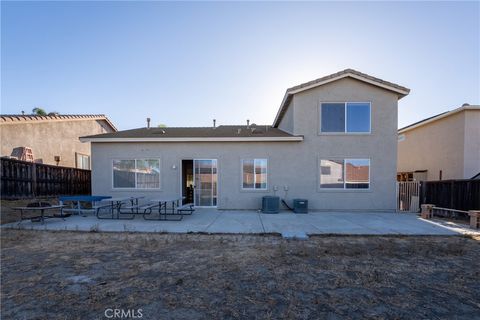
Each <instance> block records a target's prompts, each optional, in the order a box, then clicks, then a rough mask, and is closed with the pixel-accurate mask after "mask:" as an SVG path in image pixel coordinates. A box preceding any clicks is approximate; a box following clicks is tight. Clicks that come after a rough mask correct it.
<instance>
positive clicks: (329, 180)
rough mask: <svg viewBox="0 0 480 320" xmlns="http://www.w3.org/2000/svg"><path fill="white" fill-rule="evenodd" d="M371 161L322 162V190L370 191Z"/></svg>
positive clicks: (344, 160) (341, 160) (343, 160)
mask: <svg viewBox="0 0 480 320" xmlns="http://www.w3.org/2000/svg"><path fill="white" fill-rule="evenodd" d="M369 187H370V160H369V159H340V160H320V188H322V189H368V188H369Z"/></svg>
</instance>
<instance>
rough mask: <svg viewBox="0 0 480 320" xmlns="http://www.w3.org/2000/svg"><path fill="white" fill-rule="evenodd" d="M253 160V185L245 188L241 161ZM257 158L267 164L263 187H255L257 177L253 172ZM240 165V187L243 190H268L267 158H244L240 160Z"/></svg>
mask: <svg viewBox="0 0 480 320" xmlns="http://www.w3.org/2000/svg"><path fill="white" fill-rule="evenodd" d="M252 160H253V187H252V188H245V187H244V186H243V184H244V183H243V176H244V174H243V173H244V172H243V167H244V166H243V162H244V161H252ZM257 160H265V161H266V163H267V165H266V172H265V188H257V187H256V184H257V177H256V174H255V164H256V162H257ZM240 166H241V167H242V170H241V171H242V173H241V178H240V183H241V188H242V190H245V191H265V190H268V159H267V158H246V159H241V160H240Z"/></svg>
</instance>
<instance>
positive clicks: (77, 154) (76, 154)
mask: <svg viewBox="0 0 480 320" xmlns="http://www.w3.org/2000/svg"><path fill="white" fill-rule="evenodd" d="M78 156H80V157H87V158H88V168H87V169H85V168H82V167H80V166H79V165H78ZM82 162H83V160H82ZM75 166H76V168H77V169H82V170H92V163H91V161H90V156H89V155H88V154H85V153H80V152H75Z"/></svg>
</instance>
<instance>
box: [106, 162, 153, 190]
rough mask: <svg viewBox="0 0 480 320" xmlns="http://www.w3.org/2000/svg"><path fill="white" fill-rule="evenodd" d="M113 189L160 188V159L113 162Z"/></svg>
mask: <svg viewBox="0 0 480 320" xmlns="http://www.w3.org/2000/svg"><path fill="white" fill-rule="evenodd" d="M113 187H114V188H134V189H158V188H160V161H159V160H158V159H137V160H113Z"/></svg>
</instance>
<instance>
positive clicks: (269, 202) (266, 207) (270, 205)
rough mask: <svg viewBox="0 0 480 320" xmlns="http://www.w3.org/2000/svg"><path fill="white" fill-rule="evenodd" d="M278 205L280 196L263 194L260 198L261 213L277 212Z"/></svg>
mask: <svg viewBox="0 0 480 320" xmlns="http://www.w3.org/2000/svg"><path fill="white" fill-rule="evenodd" d="M279 207H280V198H279V197H275V196H264V197H263V198H262V212H263V213H278V210H279Z"/></svg>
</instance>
